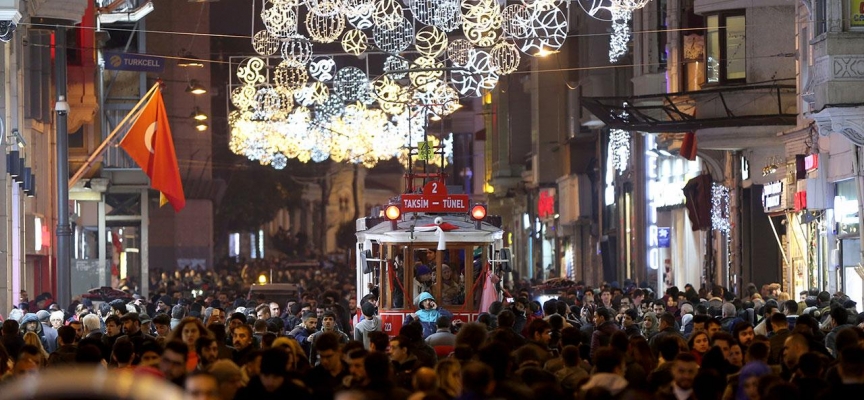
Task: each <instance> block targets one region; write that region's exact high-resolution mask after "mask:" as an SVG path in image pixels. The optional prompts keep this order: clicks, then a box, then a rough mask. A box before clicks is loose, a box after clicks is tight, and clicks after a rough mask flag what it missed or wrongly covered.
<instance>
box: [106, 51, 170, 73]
mask: <svg viewBox="0 0 864 400" xmlns="http://www.w3.org/2000/svg"><path fill="white" fill-rule="evenodd" d="M105 69H109V70H115V71H139V72H162V71H163V70H165V59H164V58H162V57H156V56H151V55H146V54H133V53H117V52H105Z"/></svg>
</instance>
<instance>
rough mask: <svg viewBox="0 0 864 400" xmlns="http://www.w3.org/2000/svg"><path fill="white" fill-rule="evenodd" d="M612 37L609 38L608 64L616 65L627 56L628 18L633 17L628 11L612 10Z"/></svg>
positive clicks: (628, 39) (628, 40)
mask: <svg viewBox="0 0 864 400" xmlns="http://www.w3.org/2000/svg"><path fill="white" fill-rule="evenodd" d="M612 15H613V18H612V36H611V37H610V38H609V62H610V63H616V62H618V60H619V59H620V58H621V57H623V56H624V55H625V54H627V45H628V44H629V43H630V18H631V16H632V15H633V14H632V13H630V12H629V11H624V10H620V9H619V10H613V13H612Z"/></svg>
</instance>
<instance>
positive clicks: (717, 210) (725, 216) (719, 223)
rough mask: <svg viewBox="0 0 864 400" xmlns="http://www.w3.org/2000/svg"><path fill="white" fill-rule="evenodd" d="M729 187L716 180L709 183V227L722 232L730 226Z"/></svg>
mask: <svg viewBox="0 0 864 400" xmlns="http://www.w3.org/2000/svg"><path fill="white" fill-rule="evenodd" d="M729 215H730V205H729V188H727V187H726V186H723V185H720V184H718V183H717V182H713V183H712V184H711V227H712V228H713V229H715V230H718V231H722V232H729V230H730V229H731V228H732V226H731V224H730V222H729Z"/></svg>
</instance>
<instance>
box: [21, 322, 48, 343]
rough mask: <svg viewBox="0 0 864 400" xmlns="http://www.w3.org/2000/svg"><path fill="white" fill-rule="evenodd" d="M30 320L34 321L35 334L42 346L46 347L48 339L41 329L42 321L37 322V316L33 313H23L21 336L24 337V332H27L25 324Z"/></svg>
mask: <svg viewBox="0 0 864 400" xmlns="http://www.w3.org/2000/svg"><path fill="white" fill-rule="evenodd" d="M30 322H35V323H36V335H38V336H39V340H41V341H42V347H43V348H44V349H48V340H47V339H46V338H45V332H43V331H42V323H41V322H39V317H37V316H36V314H34V313H27V314H25V315H24V318H23V319H21V337H24V334H25V333H27V324H28V323H30Z"/></svg>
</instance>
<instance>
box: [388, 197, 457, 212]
mask: <svg viewBox="0 0 864 400" xmlns="http://www.w3.org/2000/svg"><path fill="white" fill-rule="evenodd" d="M469 203H470V201H469V198H468V195H467V194H447V195H437V196H436V195H428V194H403V195H402V212H427V213H461V212H468V207H469Z"/></svg>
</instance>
